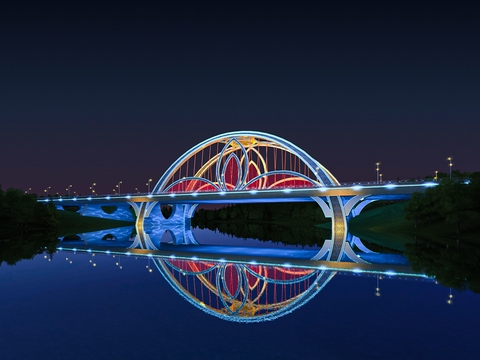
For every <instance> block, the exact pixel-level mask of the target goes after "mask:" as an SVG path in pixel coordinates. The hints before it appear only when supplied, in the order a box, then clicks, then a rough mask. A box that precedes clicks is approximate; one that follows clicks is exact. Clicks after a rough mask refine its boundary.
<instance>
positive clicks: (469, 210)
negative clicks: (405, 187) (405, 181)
mask: <svg viewBox="0 0 480 360" xmlns="http://www.w3.org/2000/svg"><path fill="white" fill-rule="evenodd" d="M404 211H405V219H407V220H414V222H415V227H417V226H418V222H419V221H422V222H425V221H428V223H429V224H431V223H432V222H435V221H446V222H447V223H450V224H452V225H454V226H456V230H457V234H459V233H460V228H461V224H462V223H463V224H465V223H470V224H471V223H478V222H480V172H476V173H473V174H472V173H460V172H459V174H457V177H456V178H452V179H449V178H444V179H442V180H441V181H440V182H439V185H437V186H434V187H429V188H427V189H426V190H425V192H424V193H420V192H415V193H413V194H412V197H411V198H410V200H409V201H408V203H407V205H406V206H405V207H404Z"/></svg>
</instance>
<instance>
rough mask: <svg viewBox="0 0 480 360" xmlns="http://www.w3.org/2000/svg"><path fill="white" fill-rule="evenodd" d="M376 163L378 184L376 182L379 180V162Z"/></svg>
mask: <svg viewBox="0 0 480 360" xmlns="http://www.w3.org/2000/svg"><path fill="white" fill-rule="evenodd" d="M376 165H377V184H378V182H379V178H380V176H379V175H380V163H379V162H377V164H376Z"/></svg>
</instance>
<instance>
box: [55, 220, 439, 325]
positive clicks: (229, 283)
mask: <svg viewBox="0 0 480 360" xmlns="http://www.w3.org/2000/svg"><path fill="white" fill-rule="evenodd" d="M106 232H109V234H108V235H107V234H106ZM111 233H114V234H115V233H116V234H117V235H113V234H111ZM122 236H123V237H122ZM135 239H138V235H137V236H136V237H135ZM152 241H153V240H152ZM132 243H134V244H135V243H136V244H137V245H136V248H132ZM60 245H61V246H59V248H58V249H59V250H62V251H74V252H80V253H96V254H103V255H107V256H129V257H132V256H135V257H141V258H148V259H149V261H150V263H152V262H153V263H154V265H155V267H156V268H157V269H158V271H159V272H160V273H161V274H162V275H163V277H164V278H165V280H166V281H167V282H168V283H169V284H170V286H171V287H172V288H173V289H175V291H176V292H177V293H178V294H179V295H180V296H182V297H183V298H184V299H185V300H187V301H188V302H189V303H191V304H192V305H194V306H195V307H197V308H198V309H200V310H202V311H204V312H206V313H208V314H210V315H213V316H216V317H218V318H221V319H224V320H229V321H236V322H260V321H268V320H274V319H276V318H278V317H281V316H283V315H286V314H288V313H291V312H292V311H294V310H296V309H298V308H299V307H301V306H303V305H304V304H305V303H307V302H308V301H309V300H311V299H312V298H313V297H314V296H315V295H317V294H318V293H319V292H320V291H321V290H322V289H323V288H324V287H325V286H326V285H327V283H328V282H329V281H330V280H331V279H332V278H333V277H334V275H335V274H337V272H339V271H340V272H347V273H351V274H355V275H370V276H377V277H380V276H383V277H406V278H410V279H426V280H431V281H434V280H433V279H428V278H427V277H426V276H425V275H423V274H420V273H417V272H414V271H412V269H411V268H410V267H409V266H408V265H406V262H405V260H403V261H402V256H401V255H394V256H393V257H392V256H390V257H388V256H387V257H385V256H382V254H378V256H377V257H375V256H373V255H372V256H371V257H370V258H369V259H370V260H372V259H373V260H376V261H377V263H373V262H372V261H370V262H367V261H362V262H354V261H352V259H351V258H350V257H347V258H346V259H347V260H348V261H320V260H310V259H311V254H310V253H309V252H311V251H312V250H295V249H289V250H284V249H267V251H266V249H265V248H255V247H227V246H204V247H202V246H201V245H191V246H180V247H179V246H174V245H166V244H165V246H163V247H160V249H158V250H152V249H151V248H147V247H144V246H142V243H141V242H138V240H137V241H134V238H133V237H131V228H128V227H127V228H119V229H110V230H104V231H100V232H94V233H90V234H81V236H78V237H77V238H76V239H75V238H72V239H71V240H69V241H63V242H62V243H60ZM143 245H145V244H143ZM197 249H198V250H200V251H198V250H197ZM341 249H345V246H341ZM256 250H257V251H256ZM314 251H317V250H314ZM341 251H343V250H341ZM266 254H269V255H272V256H265V255H266ZM383 255H385V254H383ZM339 258H343V254H339ZM392 259H393V260H392ZM151 268H152V266H150V269H151Z"/></svg>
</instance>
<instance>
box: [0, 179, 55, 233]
mask: <svg viewBox="0 0 480 360" xmlns="http://www.w3.org/2000/svg"><path fill="white" fill-rule="evenodd" d="M0 224H1V229H2V231H9V230H11V229H13V228H19V227H22V228H27V229H29V228H43V229H45V228H49V229H52V228H54V227H56V226H57V225H58V224H59V221H58V213H57V209H56V208H55V206H54V205H53V204H52V203H51V202H48V203H38V202H37V195H36V194H24V193H23V192H22V190H19V189H15V188H8V189H7V191H3V190H2V187H1V185H0Z"/></svg>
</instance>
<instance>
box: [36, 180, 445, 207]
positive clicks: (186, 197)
mask: <svg viewBox="0 0 480 360" xmlns="http://www.w3.org/2000/svg"><path fill="white" fill-rule="evenodd" d="M435 185H436V184H435V183H424V184H401V185H393V184H388V185H374V186H351V187H340V186H339V187H323V188H285V189H270V190H247V191H225V192H193V193H192V192H190V193H169V194H151V195H144V194H142V195H117V196H113V195H106V196H94V197H91V196H89V197H77V198H54V199H53V200H52V201H53V202H54V204H56V205H81V204H109V203H111V204H118V203H129V202H135V203H141V202H151V201H158V202H160V203H168V204H176V203H180V204H208V203H216V204H218V203H239V202H292V201H312V197H315V196H318V197H326V196H357V195H365V196H367V195H370V197H369V199H375V197H377V198H378V199H388V198H399V197H401V195H408V196H409V195H411V194H412V193H413V192H416V191H420V192H423V191H425V188H427V187H430V186H435ZM38 201H45V200H42V199H39V200H38Z"/></svg>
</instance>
